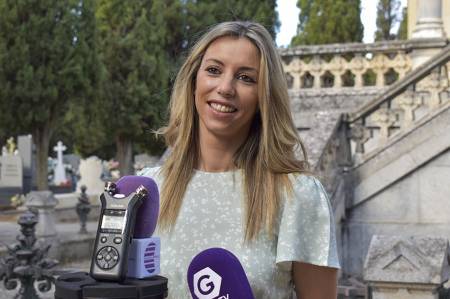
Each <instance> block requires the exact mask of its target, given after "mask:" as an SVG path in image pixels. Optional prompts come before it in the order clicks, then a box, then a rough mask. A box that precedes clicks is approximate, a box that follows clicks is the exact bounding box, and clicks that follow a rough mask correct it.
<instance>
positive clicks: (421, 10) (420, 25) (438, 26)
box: [411, 0, 446, 69]
mask: <svg viewBox="0 0 450 299" xmlns="http://www.w3.org/2000/svg"><path fill="white" fill-rule="evenodd" d="M416 1H417V3H416V4H417V6H416V7H417V12H416V13H417V20H416V25H415V28H414V31H413V32H412V35H411V38H412V39H413V40H414V39H428V38H442V39H444V38H445V36H446V35H445V32H444V25H443V22H442V2H441V0H416ZM439 50H440V49H417V50H414V51H413V52H412V53H411V60H412V67H413V69H415V68H416V67H418V66H419V65H421V64H423V63H424V62H426V61H427V60H428V59H430V58H431V57H432V56H433V55H435V54H436V53H438V52H439Z"/></svg>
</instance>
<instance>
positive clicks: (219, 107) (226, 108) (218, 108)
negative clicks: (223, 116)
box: [210, 103, 236, 113]
mask: <svg viewBox="0 0 450 299" xmlns="http://www.w3.org/2000/svg"><path fill="white" fill-rule="evenodd" d="M210 106H211V107H212V108H213V109H214V110H216V111H219V112H226V113H230V112H234V111H236V109H235V108H233V107H229V106H224V105H221V104H217V103H211V104H210Z"/></svg>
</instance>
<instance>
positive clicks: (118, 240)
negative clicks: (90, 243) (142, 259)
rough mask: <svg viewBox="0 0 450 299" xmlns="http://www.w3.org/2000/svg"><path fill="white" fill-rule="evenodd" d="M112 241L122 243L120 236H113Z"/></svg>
mask: <svg viewBox="0 0 450 299" xmlns="http://www.w3.org/2000/svg"><path fill="white" fill-rule="evenodd" d="M114 243H115V244H120V243H122V238H121V237H115V238H114Z"/></svg>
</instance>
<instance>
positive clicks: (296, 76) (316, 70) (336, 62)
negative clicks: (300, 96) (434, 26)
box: [280, 39, 446, 90]
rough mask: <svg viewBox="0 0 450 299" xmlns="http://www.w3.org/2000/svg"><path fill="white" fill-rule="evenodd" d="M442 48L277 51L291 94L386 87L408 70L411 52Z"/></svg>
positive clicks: (403, 45) (384, 45)
mask: <svg viewBox="0 0 450 299" xmlns="http://www.w3.org/2000/svg"><path fill="white" fill-rule="evenodd" d="M445 44H446V41H445V40H443V39H427V40H426V41H386V42H377V43H372V44H363V43H351V44H329V45H315V46H300V47H293V48H286V49H280V54H281V57H282V59H283V64H284V65H283V67H284V70H285V73H286V77H287V81H288V87H289V88H290V89H291V90H302V89H323V88H364V87H386V86H389V85H391V84H393V83H394V82H396V81H398V80H399V79H401V78H403V77H404V76H405V75H406V74H407V73H408V72H409V71H410V70H411V68H412V62H411V57H410V55H409V54H410V52H411V51H413V50H415V49H428V48H442V47H443V46H445Z"/></svg>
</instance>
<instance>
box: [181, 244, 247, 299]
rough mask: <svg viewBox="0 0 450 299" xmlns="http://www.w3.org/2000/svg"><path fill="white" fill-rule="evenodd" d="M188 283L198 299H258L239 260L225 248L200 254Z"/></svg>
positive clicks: (193, 263)
mask: <svg viewBox="0 0 450 299" xmlns="http://www.w3.org/2000/svg"><path fill="white" fill-rule="evenodd" d="M187 279H188V285H189V289H190V291H191V295H192V298H195V299H213V298H230V299H233V298H236V299H237V298H239V299H254V298H255V297H254V296H253V293H252V289H251V288H250V283H249V282H248V279H247V276H246V275H245V272H244V268H242V265H241V263H240V262H239V260H238V258H237V257H236V256H235V255H234V254H232V253H231V252H230V251H228V250H226V249H223V248H210V249H206V250H204V251H202V252H200V253H199V254H197V255H196V256H195V257H194V259H193V260H192V261H191V263H190V265H189V268H188V273H187Z"/></svg>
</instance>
